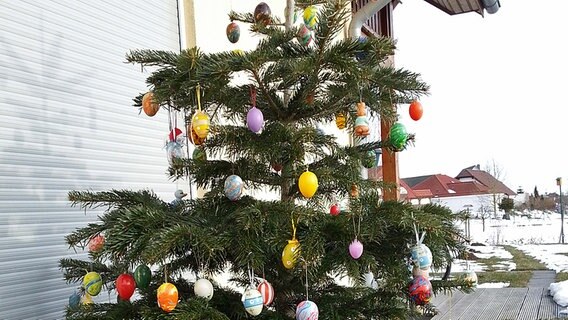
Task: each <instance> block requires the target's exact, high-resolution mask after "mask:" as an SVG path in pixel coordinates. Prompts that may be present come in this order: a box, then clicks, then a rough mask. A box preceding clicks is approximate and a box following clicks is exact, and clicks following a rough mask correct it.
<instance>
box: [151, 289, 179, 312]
mask: <svg viewBox="0 0 568 320" xmlns="http://www.w3.org/2000/svg"><path fill="white" fill-rule="evenodd" d="M156 296H157V298H158V306H159V307H160V308H162V310H164V311H165V312H171V311H172V310H174V309H175V308H176V306H177V303H178V289H177V288H176V286H175V285H173V284H171V283H169V282H166V283H162V285H161V286H160V287H159V288H158V291H157V294H156Z"/></svg>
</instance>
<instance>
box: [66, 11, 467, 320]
mask: <svg viewBox="0 0 568 320" xmlns="http://www.w3.org/2000/svg"><path fill="white" fill-rule="evenodd" d="M314 2H316V1H314ZM317 2H318V3H319V4H318V6H317V7H312V6H310V7H308V4H310V3H303V2H302V4H300V5H299V6H298V8H297V10H304V11H303V13H304V14H303V18H304V20H305V24H302V25H299V26H290V24H289V23H288V24H286V25H287V27H283V26H282V23H281V22H280V21H278V19H277V18H275V17H274V16H271V15H270V14H269V8H268V7H267V6H262V5H259V7H257V10H255V11H254V13H247V14H237V13H231V14H230V18H231V20H234V21H240V22H239V23H240V24H241V25H242V24H243V23H248V24H250V26H251V29H252V30H253V31H255V32H258V33H260V34H262V35H263V36H262V38H261V40H260V42H259V44H258V47H257V48H256V49H255V50H253V51H249V52H220V53H213V54H203V53H201V52H200V51H199V50H198V49H197V48H192V49H189V50H185V51H183V52H181V53H173V52H162V51H150V50H139V51H133V52H131V53H129V54H128V55H127V59H128V61H129V62H133V63H139V64H142V65H144V66H155V67H156V71H154V72H153V73H152V74H151V75H150V76H149V77H148V79H147V82H148V85H149V88H150V90H151V93H145V94H141V95H140V96H139V97H137V98H136V99H135V101H136V105H137V106H139V107H140V106H141V107H142V108H143V111H144V112H145V113H146V114H147V115H149V116H152V115H154V114H156V112H159V111H158V110H160V109H163V110H169V111H170V112H172V111H174V110H176V111H180V112H182V113H183V114H186V115H188V116H187V136H188V137H189V140H190V141H191V144H192V145H193V147H195V148H196V149H195V152H193V157H191V158H187V157H184V152H180V149H179V147H180V146H179V145H178V144H177V142H176V141H175V139H172V142H171V145H169V146H168V151H169V157H170V160H171V162H170V163H171V166H170V168H169V174H170V175H171V177H172V178H173V179H179V178H189V179H190V180H191V181H193V182H194V183H195V184H196V185H198V186H199V187H200V188H203V189H204V190H207V193H206V194H205V196H204V197H202V198H192V199H187V200H183V199H182V197H181V196H180V197H179V199H178V200H177V201H175V202H173V203H166V202H164V201H162V200H161V199H159V198H158V197H157V196H156V195H155V194H153V193H152V192H151V191H148V190H142V191H131V190H111V191H108V192H88V191H72V192H70V193H69V199H70V201H71V202H72V203H73V204H74V205H77V206H79V207H81V208H97V207H101V206H103V207H104V208H108V209H107V211H106V212H105V214H104V215H102V216H101V217H100V218H99V221H98V222H97V223H93V224H90V225H88V226H87V227H84V228H81V229H78V230H76V231H75V232H74V233H72V234H70V235H68V236H67V238H66V240H67V242H68V244H69V245H70V246H71V247H83V248H84V247H85V246H87V245H89V246H90V248H89V249H90V252H91V258H92V261H78V260H73V259H65V260H62V261H61V267H62V269H63V271H64V276H65V279H66V280H68V281H69V282H77V283H81V293H80V294H79V295H82V296H83V299H87V300H88V299H89V298H90V296H91V295H96V294H98V291H100V290H101V287H103V288H106V289H108V290H116V291H117V293H118V295H119V299H118V302H117V303H105V304H93V303H90V304H79V303H78V300H79V299H80V297H79V295H78V296H73V297H72V299H70V306H69V308H68V312H67V317H68V318H69V319H101V318H104V319H162V318H163V319H167V318H175V319H245V318H252V317H253V316H254V317H255V318H256V319H293V318H294V317H295V316H296V317H297V319H317V316H315V317H314V315H315V314H316V311H317V312H319V317H320V318H321V319H342V320H345V319H392V318H405V317H406V316H408V315H409V314H410V313H411V312H412V311H413V310H414V307H413V306H414V303H417V304H427V302H428V298H429V294H430V293H431V291H432V287H431V285H430V281H428V279H429V274H428V269H429V268H430V262H431V263H432V264H433V266H434V267H440V266H442V265H444V264H446V263H448V262H449V261H450V260H451V256H452V254H454V255H455V254H456V253H458V254H459V253H460V252H461V250H463V247H462V245H461V242H460V239H461V235H460V233H459V231H458V230H457V229H456V228H455V227H454V224H453V220H452V219H453V217H452V213H451V212H450V211H449V210H448V209H446V208H443V207H440V206H436V205H424V206H413V205H411V204H409V203H403V202H394V201H392V202H388V201H387V202H385V201H382V200H381V197H380V188H381V187H385V186H383V185H382V184H381V183H380V182H377V181H370V180H364V179H362V178H361V168H362V167H363V166H364V167H370V166H373V165H374V151H375V150H377V149H379V148H384V149H385V150H387V151H386V152H399V151H401V150H403V149H404V148H405V147H406V146H407V145H408V143H409V142H410V141H411V138H412V136H410V135H408V134H406V132H405V130H404V128H403V126H402V125H400V124H399V125H395V126H393V128H395V129H393V131H392V132H391V137H390V139H389V140H388V141H372V140H371V139H370V138H369V136H368V135H367V134H368V131H369V127H368V126H369V125H368V118H370V117H379V116H380V117H382V118H383V119H387V120H389V121H392V122H395V121H396V110H393V108H392V106H393V105H397V104H404V103H410V102H412V101H414V100H415V99H417V98H418V97H419V96H420V95H422V94H424V93H426V91H427V85H426V84H424V83H423V82H421V81H420V80H419V76H418V74H415V73H412V72H409V71H406V70H401V69H396V68H393V67H389V66H386V65H384V64H382V62H384V61H385V60H386V59H387V57H388V56H389V55H391V54H392V53H393V50H394V49H395V47H394V44H393V42H392V41H391V40H389V39H386V38H369V39H367V40H366V41H359V40H358V39H340V31H341V30H342V28H343V27H344V25H345V23H346V21H347V19H348V18H349V17H350V14H351V11H350V7H349V1H346V0H329V1H317ZM300 12H302V11H300ZM237 28H238V25H236V24H234V23H232V24H231V25H229V27H228V28H227V34H228V37H229V40H230V41H237V40H238V36H239V30H238V29H237ZM333 121H335V122H336V123H337V126H338V127H339V128H343V127H345V126H346V128H345V129H343V130H344V134H346V135H352V136H353V141H354V143H352V144H351V145H346V146H345V145H340V144H339V143H338V142H337V139H336V137H335V136H334V135H330V134H326V133H325V132H324V131H322V130H320V129H318V125H321V124H325V123H330V122H333ZM174 138H175V136H174ZM189 147H190V148H191V147H192V146H191V145H190V146H189ZM148 187H149V188H151V186H148ZM387 187H388V186H387ZM267 194H270V195H272V196H273V197H272V198H273V199H276V200H266V199H267V198H268V197H267V196H266V195H267ZM424 232H425V233H424ZM424 234H425V237H424ZM419 236H422V239H420V238H419ZM422 241H423V242H424V244H426V245H427V247H425V246H424V245H420V243H421V242H422ZM417 242H418V243H417ZM411 248H413V249H412V250H411ZM428 248H429V249H428ZM429 251H431V254H430V253H429ZM411 256H412V257H413V258H414V259H412V258H410V257H411ZM411 263H413V264H415V267H414V270H413V268H412V264H411ZM150 270H152V271H150ZM87 271H90V273H89V274H87V275H86V273H87ZM222 272H229V273H230V275H231V279H230V281H229V282H216V281H215V279H219V278H218V275H219V274H220V273H222ZM413 274H414V280H413ZM196 277H197V278H198V279H199V280H197V281H196ZM417 279H418V280H419V281H418V280H417ZM431 283H432V285H433V290H434V292H436V291H438V290H441V289H447V288H450V287H453V286H456V285H463V284H464V283H465V282H461V283H458V282H451V281H445V282H444V281H432V282H431ZM211 284H213V286H211ZM409 285H410V289H411V291H412V292H410V293H409ZM135 287H136V288H137V289H136V290H137V291H138V293H139V298H136V299H130V298H131V296H132V294H133V292H134V290H135ZM129 300H131V301H129ZM296 313H298V314H296ZM295 314H296V315H295ZM310 315H311V316H312V318H308V316H310Z"/></svg>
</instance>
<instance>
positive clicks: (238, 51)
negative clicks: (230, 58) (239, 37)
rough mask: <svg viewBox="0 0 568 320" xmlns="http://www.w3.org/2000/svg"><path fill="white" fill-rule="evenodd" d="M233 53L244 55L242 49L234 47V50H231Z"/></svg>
mask: <svg viewBox="0 0 568 320" xmlns="http://www.w3.org/2000/svg"><path fill="white" fill-rule="evenodd" d="M233 53H234V54H237V55H239V56H244V55H245V52H244V51H243V50H241V49H235V50H233Z"/></svg>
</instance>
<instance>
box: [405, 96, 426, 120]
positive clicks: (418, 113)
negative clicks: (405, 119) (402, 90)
mask: <svg viewBox="0 0 568 320" xmlns="http://www.w3.org/2000/svg"><path fill="white" fill-rule="evenodd" d="M423 112H424V110H423V109H422V104H421V103H420V102H418V101H416V100H414V101H412V103H411V104H410V106H409V107H408V113H409V114H410V118H411V119H412V120H414V121H418V120H420V119H421V118H422V113H423Z"/></svg>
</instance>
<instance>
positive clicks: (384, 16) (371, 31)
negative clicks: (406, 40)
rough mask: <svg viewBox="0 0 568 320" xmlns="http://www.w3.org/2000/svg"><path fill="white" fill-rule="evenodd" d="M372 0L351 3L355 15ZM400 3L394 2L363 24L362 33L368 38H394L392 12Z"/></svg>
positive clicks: (357, 0)
mask: <svg viewBox="0 0 568 320" xmlns="http://www.w3.org/2000/svg"><path fill="white" fill-rule="evenodd" d="M370 1H372V0H354V1H352V2H351V10H352V11H353V13H355V12H357V11H358V10H359V9H360V8H362V7H363V6H365V5H366V4H367V3H369V2H370ZM398 2H399V1H398V0H393V1H392V2H391V3H390V4H389V5H387V6H386V7H384V8H383V9H382V10H380V11H379V12H377V13H376V14H374V15H373V16H371V17H370V18H369V20H367V22H365V24H363V27H362V28H361V31H362V32H363V33H364V34H365V35H367V36H368V37H373V36H374V37H377V36H387V37H391V36H392V10H393V9H394V7H395V6H396V5H397V3H398Z"/></svg>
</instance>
